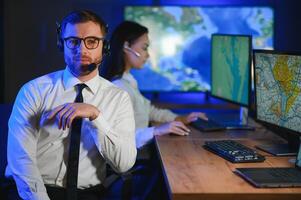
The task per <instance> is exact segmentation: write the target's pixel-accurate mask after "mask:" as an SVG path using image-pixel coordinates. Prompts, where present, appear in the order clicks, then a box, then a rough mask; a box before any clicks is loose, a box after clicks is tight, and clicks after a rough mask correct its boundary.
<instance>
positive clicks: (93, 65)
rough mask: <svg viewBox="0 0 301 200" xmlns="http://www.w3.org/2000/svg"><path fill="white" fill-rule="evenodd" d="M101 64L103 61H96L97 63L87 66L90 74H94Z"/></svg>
mask: <svg viewBox="0 0 301 200" xmlns="http://www.w3.org/2000/svg"><path fill="white" fill-rule="evenodd" d="M101 63H102V59H100V60H98V61H96V62H95V63H91V64H89V65H87V68H88V70H89V71H90V72H92V71H94V70H95V69H96V68H97V66H98V65H99V64H101Z"/></svg>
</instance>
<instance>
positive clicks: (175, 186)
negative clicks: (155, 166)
mask: <svg viewBox="0 0 301 200" xmlns="http://www.w3.org/2000/svg"><path fill="white" fill-rule="evenodd" d="M191 130H192V132H191V134H190V135H189V136H182V137H181V136H174V135H166V136H160V137H156V145H157V149H158V152H159V154H160V157H161V162H162V168H163V170H164V173H165V180H166V182H167V184H168V187H169V192H170V197H171V199H210V200H211V199H219V200H221V199H243V200H249V199H256V200H258V199H265V200H267V199H301V188H275V189H274V188H273V189H259V188H255V187H253V186H252V185H250V184H249V183H248V182H246V181H245V180H243V179H242V178H241V177H239V176H238V175H236V174H235V173H233V171H234V170H235V168H237V167H294V163H292V162H291V161H290V160H292V158H293V157H274V156H272V155H270V154H267V153H265V152H262V151H259V150H258V151H259V153H261V154H262V155H265V156H266V160H265V161H264V162H262V163H243V164H233V163H231V162H228V161H226V160H225V159H223V158H221V157H219V156H217V155H215V154H213V153H211V152H209V151H207V150H205V149H204V148H203V147H202V145H203V144H204V141H205V140H216V139H229V138H230V139H235V140H238V141H239V142H241V143H242V144H245V145H246V146H249V147H251V148H254V145H256V144H266V143H270V142H271V141H272V140H280V138H278V137H277V136H275V135H274V134H272V133H270V132H268V131H266V130H265V129H263V128H257V129H256V131H226V132H207V133H204V132H199V131H197V130H196V129H193V128H191Z"/></svg>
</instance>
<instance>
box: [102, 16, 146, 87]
mask: <svg viewBox="0 0 301 200" xmlns="http://www.w3.org/2000/svg"><path fill="white" fill-rule="evenodd" d="M145 33H148V29H147V28H146V27H145V26H142V25H141V24H138V23H136V22H133V21H124V22H122V23H121V24H119V25H118V26H117V27H116V29H115V30H114V32H113V33H112V37H111V39H110V56H109V57H108V58H107V59H106V61H105V65H104V66H103V67H101V68H100V74H101V76H103V77H104V78H106V79H107V80H110V81H112V80H115V79H118V78H121V76H122V74H123V73H124V71H125V61H124V52H123V45H124V43H125V42H128V43H129V46H131V45H132V44H133V43H134V42H135V41H136V40H137V39H138V38H139V37H141V36H142V35H143V34H145Z"/></svg>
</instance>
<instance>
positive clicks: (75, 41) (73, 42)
mask: <svg viewBox="0 0 301 200" xmlns="http://www.w3.org/2000/svg"><path fill="white" fill-rule="evenodd" d="M101 40H102V41H103V40H104V38H98V37H93V36H90V37H85V38H78V37H67V38H64V41H65V43H66V46H67V47H68V48H69V49H77V48H78V47H79V46H80V44H81V42H82V41H84V44H85V47H86V48H87V49H96V48H97V47H98V45H99V41H101Z"/></svg>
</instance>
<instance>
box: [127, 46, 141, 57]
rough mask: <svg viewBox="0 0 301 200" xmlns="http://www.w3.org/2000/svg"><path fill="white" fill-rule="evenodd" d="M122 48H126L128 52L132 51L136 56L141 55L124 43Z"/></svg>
mask: <svg viewBox="0 0 301 200" xmlns="http://www.w3.org/2000/svg"><path fill="white" fill-rule="evenodd" d="M123 48H125V49H126V50H128V51H129V52H131V53H133V54H134V55H135V56H136V57H138V58H139V57H141V54H140V53H138V52H137V51H135V50H134V49H132V48H131V47H129V46H128V45H124V46H123Z"/></svg>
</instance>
